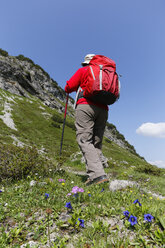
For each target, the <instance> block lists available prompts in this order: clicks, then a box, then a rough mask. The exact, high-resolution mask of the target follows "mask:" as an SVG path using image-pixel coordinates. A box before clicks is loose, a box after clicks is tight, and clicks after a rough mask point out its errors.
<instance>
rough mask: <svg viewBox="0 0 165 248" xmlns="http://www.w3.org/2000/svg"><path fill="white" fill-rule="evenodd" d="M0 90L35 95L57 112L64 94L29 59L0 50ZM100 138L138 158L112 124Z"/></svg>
mask: <svg viewBox="0 0 165 248" xmlns="http://www.w3.org/2000/svg"><path fill="white" fill-rule="evenodd" d="M0 88H1V89H3V90H6V91H9V92H10V93H12V94H15V95H18V96H24V97H26V98H30V96H31V95H32V96H35V97H37V98H39V99H40V100H42V101H43V103H44V104H45V105H47V106H49V107H51V108H55V109H58V111H59V112H61V113H62V112H64V104H63V102H65V99H66V94H65V92H64V90H63V89H62V88H61V87H60V86H59V85H58V84H57V82H56V81H55V80H53V79H52V78H50V76H49V74H48V73H47V72H45V71H44V70H43V68H41V67H40V66H39V65H37V64H35V63H34V62H33V61H32V60H31V59H29V58H27V57H24V56H23V55H19V56H9V55H8V53H7V52H6V51H4V50H2V49H0ZM73 104H74V100H73V99H72V98H71V97H69V103H68V105H69V106H70V107H71V108H70V109H73ZM68 114H69V115H71V116H73V111H71V112H70V111H68ZM104 135H105V137H106V138H107V139H108V140H110V141H113V142H115V143H116V144H117V145H119V146H121V147H123V148H124V149H127V150H129V151H130V152H132V153H133V154H135V155H138V154H137V153H136V151H135V149H134V147H133V146H132V145H130V144H129V143H128V142H127V141H126V140H125V138H124V136H123V135H122V134H120V133H119V132H118V131H117V129H116V127H115V126H114V125H112V124H109V123H107V126H106V129H105V134H104ZM138 156H139V155H138Z"/></svg>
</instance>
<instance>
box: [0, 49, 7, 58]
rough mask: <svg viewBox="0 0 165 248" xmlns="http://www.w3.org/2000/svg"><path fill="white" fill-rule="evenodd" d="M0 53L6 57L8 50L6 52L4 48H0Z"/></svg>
mask: <svg viewBox="0 0 165 248" xmlns="http://www.w3.org/2000/svg"><path fill="white" fill-rule="evenodd" d="M0 55H2V56H4V57H7V56H8V55H9V54H8V52H6V51H5V50H3V49H1V48H0Z"/></svg>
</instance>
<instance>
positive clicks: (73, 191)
mask: <svg viewBox="0 0 165 248" xmlns="http://www.w3.org/2000/svg"><path fill="white" fill-rule="evenodd" d="M78 192H84V189H83V188H79V187H78V186H74V187H73V188H72V193H73V194H77V193H78Z"/></svg>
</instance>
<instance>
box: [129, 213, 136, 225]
mask: <svg viewBox="0 0 165 248" xmlns="http://www.w3.org/2000/svg"><path fill="white" fill-rule="evenodd" d="M128 221H129V222H130V223H131V226H134V225H136V224H137V217H136V216H133V215H131V216H130V217H129V219H128Z"/></svg>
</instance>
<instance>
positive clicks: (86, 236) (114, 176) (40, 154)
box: [0, 49, 165, 248]
mask: <svg viewBox="0 0 165 248" xmlns="http://www.w3.org/2000/svg"><path fill="white" fill-rule="evenodd" d="M65 101H66V94H65V91H64V90H63V89H62V88H61V87H60V86H59V85H58V83H57V82H56V81H55V80H54V79H52V78H51V77H50V76H49V74H48V73H47V72H46V71H45V70H44V69H43V68H42V67H41V66H40V65H38V64H35V62H34V61H33V60H32V59H30V58H27V57H25V56H24V55H22V54H21V55H18V56H11V55H9V54H8V52H7V51H5V50H3V49H0V248H10V247H12V248H30V247H33V248H39V247H40V248H44V247H52V248H64V247H66V248H74V247H75V248H111V247H112V248H127V247H128V248H139V247H146V248H162V247H165V169H163V168H158V167H156V166H154V165H151V164H149V163H148V162H147V161H146V160H145V158H143V157H142V156H141V155H140V154H138V153H137V152H136V149H135V148H134V147H133V146H132V145H131V144H129V142H128V141H127V140H126V139H125V137H124V135H123V134H121V133H120V132H119V131H118V130H117V128H116V127H115V125H113V124H112V123H108V122H107V124H106V129H105V133H104V139H103V154H104V156H105V157H106V158H107V163H108V167H107V168H105V171H106V173H107V175H108V178H109V180H110V182H109V183H108V184H101V185H91V186H89V187H87V186H84V182H85V180H86V173H85V170H86V169H85V161H84V158H83V155H82V153H81V152H80V149H79V147H78V145H77V141H76V132H75V125H74V109H73V105H74V99H73V98H71V97H69V102H68V109H67V116H66V123H65V129H64V136H63V143H62V152H61V156H60V155H59V153H60V146H61V137H62V129H63V121H64V111H65Z"/></svg>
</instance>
